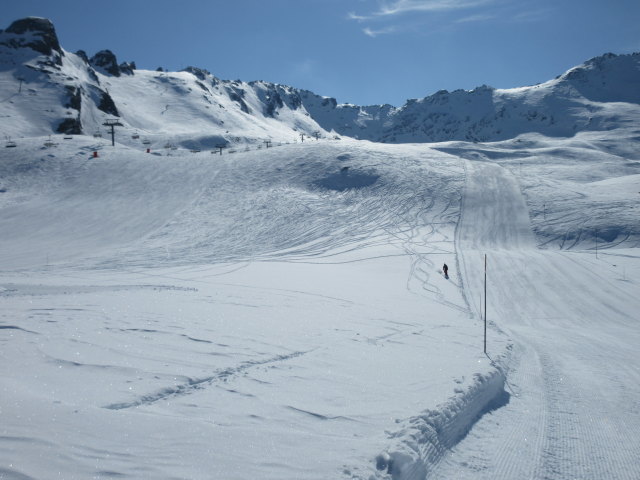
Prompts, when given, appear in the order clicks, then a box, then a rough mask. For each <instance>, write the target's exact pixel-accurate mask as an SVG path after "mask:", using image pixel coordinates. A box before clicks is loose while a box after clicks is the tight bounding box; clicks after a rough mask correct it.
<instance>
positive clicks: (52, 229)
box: [0, 129, 640, 480]
mask: <svg viewBox="0 0 640 480" xmlns="http://www.w3.org/2000/svg"><path fill="white" fill-rule="evenodd" d="M635 136H637V132H635V131H633V130H632V129H629V130H623V129H620V130H617V131H614V132H604V133H584V134H579V135H576V136H575V137H572V138H568V139H558V138H546V137H542V136H539V135H526V136H521V137H518V138H517V139H514V140H512V141H505V142H498V143H491V144H473V143H462V142H448V143H443V144H431V145H424V144H423V145H382V144H374V143H369V142H364V141H354V140H341V141H313V142H305V143H304V144H291V145H282V146H278V147H275V148H269V149H266V148H262V149H258V150H256V149H254V150H251V151H242V152H236V153H234V154H225V155H222V156H220V155H212V154H211V153H210V152H200V153H191V152H189V151H188V150H184V149H177V150H169V149H166V150H162V151H158V152H156V151H155V149H154V150H153V151H152V153H145V152H144V150H143V149H141V148H132V147H129V146H125V145H116V147H111V146H110V144H108V143H107V142H105V141H104V140H101V139H95V138H90V137H85V136H74V137H73V138H72V139H69V140H65V139H64V138H63V137H53V143H55V144H56V145H55V146H49V147H46V146H45V145H44V144H45V142H47V141H48V140H49V139H48V138H46V137H31V138H23V139H20V141H19V142H17V143H18V145H17V147H15V148H5V149H3V150H0V191H1V193H0V231H1V232H2V235H1V236H0V265H1V267H0V305H1V306H2V307H1V308H0V342H1V348H0V357H1V360H2V361H1V363H0V382H1V383H0V389H1V391H2V395H0V415H1V418H2V430H1V433H0V444H1V445H2V448H0V476H4V477H5V478H17V479H25V478H31V479H44V478H51V477H52V475H53V476H57V477H60V478H65V479H76V478H77V479H84V478H113V477H123V478H132V479H138V478H139V479H143V478H193V479H210V478H216V479H218V478H219V479H249V478H260V479H327V478H337V479H360V480H364V479H367V480H371V479H379V480H381V479H389V478H392V479H394V480H398V479H401V480H408V479H424V478H504V479H509V478H540V479H542V478H559V479H570V478H621V479H627V478H634V477H637V476H638V471H637V465H636V464H637V462H635V459H636V458H637V456H638V454H639V453H640V445H639V444H638V435H637V434H636V433H635V432H637V430H638V426H639V425H638V423H639V418H638V411H637V398H638V393H639V392H638V387H637V385H638V381H637V380H638V372H639V365H638V357H637V353H636V352H635V348H634V347H635V345H637V341H638V329H637V313H636V312H637V311H638V306H639V305H638V300H637V298H636V297H637V291H638V284H639V282H640V262H639V261H638V253H637V246H638V244H637V242H638V231H637V228H638V227H637V226H638V224H639V222H637V219H638V218H640V213H639V212H638V209H637V200H634V197H633V196H632V193H633V192H634V191H640V189H639V188H638V178H639V177H638V174H639V173H640V172H638V168H639V164H640V162H639V160H640V151H639V150H638V149H637V147H636V146H635V143H634V141H633V138H634V137H635ZM636 143H637V142H636ZM94 151H97V152H98V154H99V156H98V157H97V158H93V155H92V154H93V152H94ZM578 167H581V168H578ZM543 206H544V207H543ZM595 229H598V231H599V232H601V234H596V233H595V232H596V230H595ZM602 232H607V234H606V235H607V237H606V238H603V237H602V236H601V235H602ZM614 233H615V235H614ZM595 241H598V242H599V250H598V257H597V258H596V255H595V253H596V252H595V248H594V247H595ZM484 254H487V256H488V264H489V271H488V280H489V285H488V291H489V296H488V299H489V300H488V305H487V307H488V319H489V323H490V324H489V343H488V347H489V348H488V355H484V354H483V352H482V330H483V323H482V321H481V320H482V318H481V314H480V312H482V305H481V304H480V302H481V298H482V291H483V285H482V280H483V270H482V267H483V256H484ZM445 262H446V263H447V264H448V265H449V267H450V271H449V274H450V279H449V280H446V279H445V278H444V277H443V276H442V275H441V273H440V272H439V269H440V267H441V266H442V264H443V263H445Z"/></svg>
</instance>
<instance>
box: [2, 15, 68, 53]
mask: <svg viewBox="0 0 640 480" xmlns="http://www.w3.org/2000/svg"><path fill="white" fill-rule="evenodd" d="M0 45H5V46H8V47H11V48H30V49H32V50H35V51H36V52H38V53H41V54H43V55H52V54H54V53H57V54H59V55H61V56H62V55H64V53H63V52H62V48H60V42H59V41H58V36H57V35H56V29H55V28H54V26H53V23H51V20H48V19H46V18H40V17H27V18H23V19H20V20H16V21H15V22H13V23H12V24H11V25H9V28H7V29H6V30H4V32H2V37H0Z"/></svg>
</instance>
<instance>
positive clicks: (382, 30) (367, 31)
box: [362, 27, 396, 38]
mask: <svg viewBox="0 0 640 480" xmlns="http://www.w3.org/2000/svg"><path fill="white" fill-rule="evenodd" d="M362 31H363V32H364V34H365V35H368V36H369V37H371V38H375V37H377V36H378V35H385V34H388V33H393V32H395V31H396V27H386V28H380V29H378V30H373V29H371V28H369V27H365V28H363V29H362Z"/></svg>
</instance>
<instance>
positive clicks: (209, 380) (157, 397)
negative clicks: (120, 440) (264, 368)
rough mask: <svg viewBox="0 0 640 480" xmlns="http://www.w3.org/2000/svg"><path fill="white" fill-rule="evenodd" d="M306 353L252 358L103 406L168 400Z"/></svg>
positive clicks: (127, 406) (115, 408) (113, 408)
mask: <svg viewBox="0 0 640 480" xmlns="http://www.w3.org/2000/svg"><path fill="white" fill-rule="evenodd" d="M201 341H202V340H201ZM306 353H309V352H293V353H289V354H285V355H277V356H275V357H271V358H266V359H264V360H254V361H250V362H244V363H242V364H241V365H238V366H237V367H232V368H225V369H223V370H220V371H219V372H216V373H215V374H214V375H212V376H210V377H205V378H197V379H189V381H188V382H187V383H183V384H180V385H174V386H171V387H167V388H164V389H162V390H160V391H158V392H156V393H151V394H148V395H143V396H141V397H140V398H138V399H136V400H133V401H130V402H118V403H112V404H109V405H105V406H104V408H108V409H110V410H123V409H125V408H134V407H141V406H146V405H151V404H153V403H156V402H159V401H162V400H168V399H171V398H174V397H179V396H183V395H189V394H190V393H192V392H193V391H195V390H201V389H203V388H206V387H208V386H210V385H212V384H214V383H216V382H226V381H227V380H228V379H229V378H230V377H232V376H234V375H239V374H241V373H243V372H245V371H247V370H248V369H250V368H252V367H257V366H260V365H268V364H272V363H278V362H284V361H287V360H290V359H292V358H296V357H299V356H301V355H304V354H306Z"/></svg>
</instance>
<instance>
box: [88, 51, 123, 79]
mask: <svg viewBox="0 0 640 480" xmlns="http://www.w3.org/2000/svg"><path fill="white" fill-rule="evenodd" d="M89 63H90V64H91V65H92V66H93V67H96V68H98V69H100V70H102V71H104V72H105V73H108V74H109V75H113V76H114V77H119V76H120V67H119V66H118V61H117V60H116V56H115V55H114V53H113V52H112V51H111V50H100V51H99V52H98V53H96V54H95V55H94V56H93V57H91V60H89Z"/></svg>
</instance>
